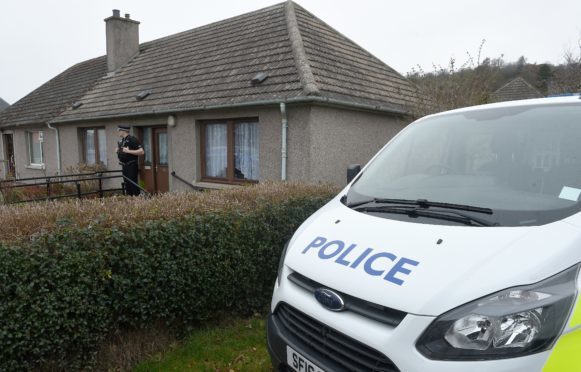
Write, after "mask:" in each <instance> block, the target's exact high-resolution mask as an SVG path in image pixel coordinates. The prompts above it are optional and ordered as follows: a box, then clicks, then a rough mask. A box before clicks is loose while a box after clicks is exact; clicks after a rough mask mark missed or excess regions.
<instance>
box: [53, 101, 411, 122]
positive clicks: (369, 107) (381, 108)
mask: <svg viewBox="0 0 581 372" xmlns="http://www.w3.org/2000/svg"><path fill="white" fill-rule="evenodd" d="M281 103H285V104H321V105H328V106H334V107H345V108H352V109H356V110H364V111H372V112H382V113H388V114H392V115H397V116H409V115H410V114H409V112H408V111H407V110H405V109H402V108H397V107H392V106H386V105H374V104H365V103H357V102H352V101H347V100H342V99H333V98H328V97H319V96H307V97H305V96H298V97H294V98H287V99H280V100H276V99H273V100H258V101H248V102H240V103H234V104H218V105H204V106H198V107H189V108H182V109H163V110H150V111H144V112H140V113H135V112H133V113H126V114H104V115H95V116H92V117H84V118H67V119H60V120H59V118H58V117H57V118H55V119H53V120H50V121H48V123H49V124H67V123H79V122H86V121H94V120H110V119H120V118H128V117H141V116H146V115H171V114H177V113H183V112H196V111H209V110H220V109H233V108H245V107H253V106H254V107H256V106H272V105H276V106H278V105H280V104H281Z"/></svg>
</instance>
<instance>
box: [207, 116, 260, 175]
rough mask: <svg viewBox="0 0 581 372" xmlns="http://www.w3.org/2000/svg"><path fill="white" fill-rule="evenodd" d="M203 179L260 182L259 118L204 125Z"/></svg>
mask: <svg viewBox="0 0 581 372" xmlns="http://www.w3.org/2000/svg"><path fill="white" fill-rule="evenodd" d="M201 131H202V133H201V134H202V135H201V138H202V146H201V147H202V165H203V166H202V178H211V179H218V180H221V181H226V182H240V181H257V180H258V179H259V177H260V174H259V165H260V162H259V150H260V146H259V140H260V137H259V131H258V122H257V120H256V119H247V120H229V121H220V122H213V123H204V124H203V125H202V126H201Z"/></svg>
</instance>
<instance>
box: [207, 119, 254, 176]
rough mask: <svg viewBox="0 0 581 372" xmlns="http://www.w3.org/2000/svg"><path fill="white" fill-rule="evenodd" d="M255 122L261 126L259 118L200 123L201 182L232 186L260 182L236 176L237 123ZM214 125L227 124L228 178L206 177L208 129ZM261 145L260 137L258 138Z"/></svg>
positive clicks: (216, 120)
mask: <svg viewBox="0 0 581 372" xmlns="http://www.w3.org/2000/svg"><path fill="white" fill-rule="evenodd" d="M249 121H251V122H254V123H256V125H259V121H258V118H257V117H249V118H237V119H215V120H202V121H200V160H201V162H200V163H201V166H200V170H201V171H200V175H201V181H206V182H213V183H225V184H231V185H241V184H256V183H258V182H259V180H241V179H238V178H236V177H235V176H234V168H235V159H234V146H235V130H236V124H237V123H247V122H249ZM212 124H226V125H227V142H226V151H227V154H226V159H227V163H226V178H220V177H209V176H206V127H207V126H208V125H212ZM258 141H259V143H260V135H259V138H258ZM258 164H259V165H258V166H259V167H260V158H259V160H258Z"/></svg>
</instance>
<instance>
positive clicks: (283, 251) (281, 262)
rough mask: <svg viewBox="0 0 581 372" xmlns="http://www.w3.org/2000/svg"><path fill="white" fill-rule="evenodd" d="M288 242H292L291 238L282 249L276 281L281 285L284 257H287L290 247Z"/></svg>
mask: <svg viewBox="0 0 581 372" xmlns="http://www.w3.org/2000/svg"><path fill="white" fill-rule="evenodd" d="M288 243H290V240H289V241H288V242H286V244H285V245H284V248H283V249H282V253H281V254H280V261H278V275H277V277H276V281H277V282H278V285H280V276H281V275H282V268H283V267H284V259H285V257H286V250H287V248H288Z"/></svg>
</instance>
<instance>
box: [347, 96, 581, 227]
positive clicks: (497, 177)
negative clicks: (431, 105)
mask: <svg viewBox="0 0 581 372" xmlns="http://www.w3.org/2000/svg"><path fill="white" fill-rule="evenodd" d="M347 198H348V200H349V201H348V203H349V204H352V203H357V202H358V201H361V200H368V199H373V198H390V199H402V200H418V199H420V200H422V199H425V200H429V201H433V202H442V203H453V204H463V205H470V206H476V207H483V208H490V209H492V210H493V211H494V213H493V215H492V216H490V218H491V219H493V220H494V222H496V223H498V224H499V225H501V226H522V225H540V224H545V223H549V222H553V221H556V220H559V219H562V218H565V217H567V216H569V215H572V214H574V213H576V212H578V211H579V210H581V206H580V203H579V200H580V199H581V104H553V105H547V104H544V105H536V106H515V107H507V108H483V109H478V110H473V111H467V112H457V113H450V114H445V115H440V116H434V117H428V118H426V119H423V120H420V121H418V122H416V123H414V124H412V125H410V127H409V128H407V129H406V130H405V131H404V132H402V133H401V134H400V135H399V136H397V137H396V138H395V139H394V140H393V141H392V143H390V144H389V146H387V147H386V148H384V149H383V150H382V152H381V153H380V154H379V155H378V156H377V157H376V158H375V160H374V161H373V162H372V163H371V164H370V165H369V166H368V167H367V169H365V171H364V173H363V174H361V176H360V177H359V179H358V180H357V181H356V182H355V183H354V185H353V187H352V188H351V189H350V191H349V193H348V195H347ZM382 217H385V218H393V217H394V216H391V215H388V214H387V215H382ZM397 218H400V217H397ZM419 222H423V221H419ZM426 222H427V221H426ZM428 223H429V222H428Z"/></svg>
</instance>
